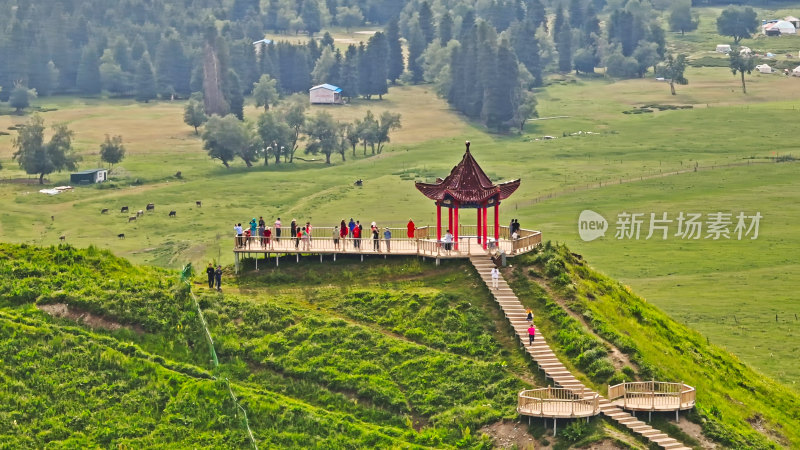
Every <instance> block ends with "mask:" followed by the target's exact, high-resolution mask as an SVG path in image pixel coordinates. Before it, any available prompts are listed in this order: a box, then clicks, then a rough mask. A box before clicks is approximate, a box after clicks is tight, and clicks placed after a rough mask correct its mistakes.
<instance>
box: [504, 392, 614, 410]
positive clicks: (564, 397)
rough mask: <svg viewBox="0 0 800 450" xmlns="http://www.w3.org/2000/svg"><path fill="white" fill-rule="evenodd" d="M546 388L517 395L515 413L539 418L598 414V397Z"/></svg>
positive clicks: (595, 394) (588, 393)
mask: <svg viewBox="0 0 800 450" xmlns="http://www.w3.org/2000/svg"><path fill="white" fill-rule="evenodd" d="M584 397H585V395H584V394H582V393H575V392H573V391H571V390H569V389H564V388H554V387H546V388H541V389H530V390H524V391H522V392H520V393H519V396H518V400H517V412H518V413H520V414H524V415H528V416H539V417H589V416H594V415H596V414H599V413H600V396H599V395H598V394H597V393H590V392H588V391H587V393H586V398H584Z"/></svg>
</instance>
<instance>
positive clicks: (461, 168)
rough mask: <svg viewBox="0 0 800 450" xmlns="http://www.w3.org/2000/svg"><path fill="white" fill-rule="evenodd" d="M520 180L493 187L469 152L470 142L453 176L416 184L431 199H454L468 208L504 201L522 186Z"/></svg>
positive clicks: (451, 173)
mask: <svg viewBox="0 0 800 450" xmlns="http://www.w3.org/2000/svg"><path fill="white" fill-rule="evenodd" d="M519 182H520V180H519V179H516V180H512V181H507V182H505V183H500V184H494V183H492V180H490V179H489V177H488V176H487V175H486V173H485V172H484V171H483V169H481V166H479V165H478V163H477V161H475V158H473V157H472V153H470V152H469V142H467V151H466V152H464V157H463V158H461V162H459V163H458V165H456V166H455V167H453V170H451V171H450V175H448V176H447V177H445V178H444V179H441V178H440V179H437V180H436V182H435V183H422V182H419V181H418V182H416V183H415V185H416V188H417V189H418V190H419V191H420V192H422V194H423V195H425V196H426V197H428V198H429V199H431V200H436V201H443V200H446V199H448V198H449V199H453V200H456V201H458V202H459V203H461V204H462V205H464V206H466V205H467V204H480V203H482V202H484V201H487V200H489V199H492V198H495V197H496V198H495V200H497V201H500V200H504V199H506V198H508V197H510V196H511V194H513V193H514V191H516V190H517V188H518V187H519Z"/></svg>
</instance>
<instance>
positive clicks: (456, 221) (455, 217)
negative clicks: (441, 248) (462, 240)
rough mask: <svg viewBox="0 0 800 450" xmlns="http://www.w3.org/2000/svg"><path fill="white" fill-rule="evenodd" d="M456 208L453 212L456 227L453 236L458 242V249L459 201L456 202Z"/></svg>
mask: <svg viewBox="0 0 800 450" xmlns="http://www.w3.org/2000/svg"><path fill="white" fill-rule="evenodd" d="M455 207H456V210H455V212H454V213H453V226H454V227H455V229H456V231H455V233H454V236H453V240H454V241H455V243H456V250H458V202H456V204H455Z"/></svg>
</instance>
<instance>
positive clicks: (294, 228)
mask: <svg viewBox="0 0 800 450" xmlns="http://www.w3.org/2000/svg"><path fill="white" fill-rule="evenodd" d="M289 231H290V232H291V233H292V237H295V236H297V220H296V219H292V223H291V224H290V225H289Z"/></svg>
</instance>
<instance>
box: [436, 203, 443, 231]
mask: <svg viewBox="0 0 800 450" xmlns="http://www.w3.org/2000/svg"><path fill="white" fill-rule="evenodd" d="M436 240H437V241H441V240H442V205H441V204H440V203H439V202H436Z"/></svg>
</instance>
